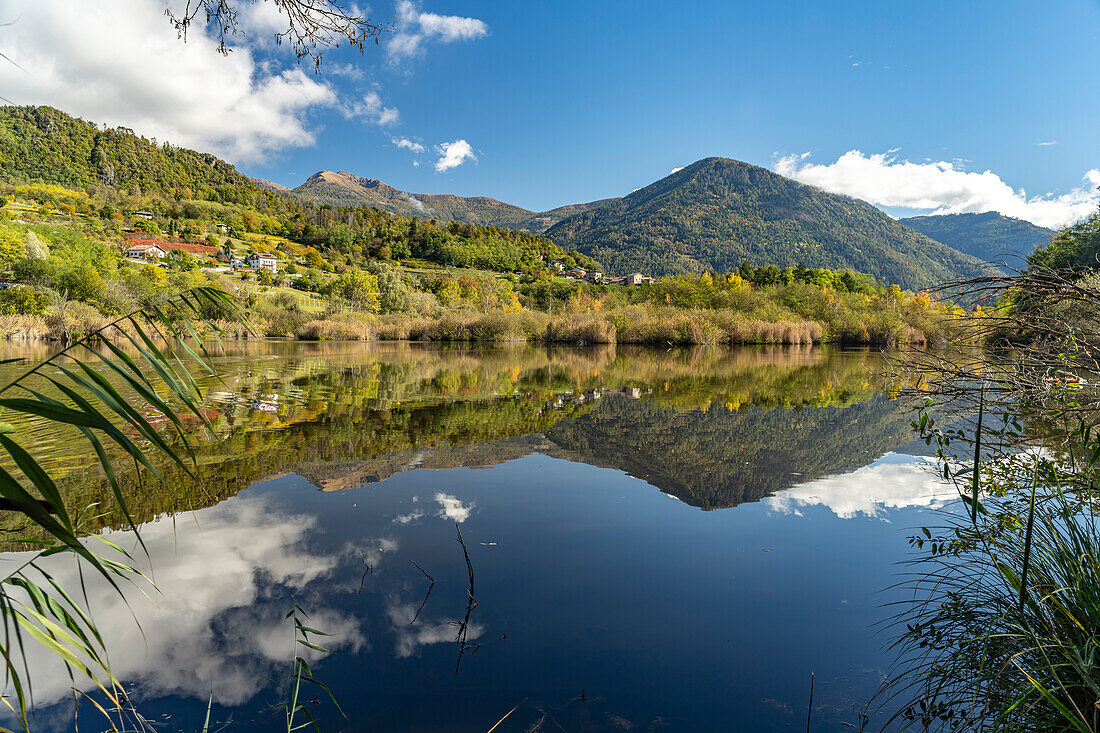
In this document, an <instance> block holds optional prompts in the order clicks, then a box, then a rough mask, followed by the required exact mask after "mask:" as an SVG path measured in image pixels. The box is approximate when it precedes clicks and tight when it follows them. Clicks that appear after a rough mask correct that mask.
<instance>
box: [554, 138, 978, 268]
mask: <svg viewBox="0 0 1100 733" xmlns="http://www.w3.org/2000/svg"><path fill="white" fill-rule="evenodd" d="M545 234H546V236H548V237H550V238H552V239H554V240H555V241H558V242H560V243H561V244H563V245H566V246H569V247H571V248H576V249H579V250H581V251H582V252H585V253H589V254H592V255H593V256H594V257H596V258H597V259H598V260H599V261H600V262H602V263H604V265H606V266H607V267H608V269H609V271H611V272H631V271H641V272H647V271H648V272H649V273H650V274H652V275H665V274H674V273H678V272H686V271H701V270H717V271H719V272H721V271H727V272H728V271H730V270H733V269H734V268H736V267H737V266H738V265H740V264H741V262H742V261H743V260H749V261H750V262H752V263H753V264H756V265H762V264H765V263H773V264H776V265H779V266H781V267H783V266H788V265H791V266H793V265H797V264H798V263H802V264H804V265H807V266H809V267H829V268H845V267H847V268H852V269H854V270H858V271H860V272H866V273H869V274H871V275H874V276H875V277H876V278H877V279H879V280H880V281H882V282H890V283H898V284H899V285H902V286H903V287H909V288H920V287H925V286H928V285H932V284H935V283H938V282H943V281H945V280H951V279H955V278H958V277H962V276H970V275H974V274H977V273H979V272H981V271H982V269H983V267H982V265H981V263H980V262H979V261H978V260H976V259H975V258H973V257H971V256H969V255H965V254H963V253H961V252H959V251H957V250H955V249H952V248H951V247H948V246H947V245H945V244H941V243H940V242H937V241H934V240H932V239H930V238H928V237H926V236H924V235H923V234H920V233H918V232H916V231H914V230H913V229H910V228H909V227H906V226H904V225H903V224H900V223H898V222H897V221H896V220H894V219H892V218H891V217H889V216H888V215H886V214H885V213H884V212H882V211H880V210H879V209H876V208H875V207H874V206H871V205H870V204H868V203H866V202H864V201H859V200H856V199H851V198H848V197H846V196H839V195H836V194H831V193H826V192H825V191H822V190H821V189H818V188H814V187H812V186H807V185H804V184H801V183H798V182H797V181H793V180H791V179H789V178H784V177H783V176H780V175H778V174H776V173H773V172H771V171H769V170H766V169H764V168H759V167H757V166H754V165H749V164H748V163H742V162H740V161H736V160H729V159H727V158H705V159H703V160H700V161H698V162H696V163H693V164H691V165H689V166H687V167H686V168H683V169H681V170H679V171H677V172H676V173H673V174H671V175H669V176H667V177H665V178H662V179H661V180H659V181H657V182H656V183H652V184H650V185H649V186H646V187H645V188H641V189H638V190H637V191H634V192H633V193H631V194H629V195H628V196H625V197H624V198H622V199H617V200H613V201H611V202H610V203H607V204H604V205H602V206H599V207H596V208H591V209H589V210H587V211H583V212H580V213H577V214H573V215H571V216H568V217H566V218H564V219H563V220H561V221H560V222H558V223H557V224H554V225H553V226H551V227H549V228H548V229H547V230H546V232H545Z"/></svg>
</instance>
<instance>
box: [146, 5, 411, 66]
mask: <svg viewBox="0 0 1100 733" xmlns="http://www.w3.org/2000/svg"><path fill="white" fill-rule="evenodd" d="M243 1H244V0H187V4H186V5H185V6H184V8H183V10H182V11H180V12H179V13H178V14H177V13H176V12H174V11H173V10H172V9H171V8H169V9H166V10H165V11H164V14H165V15H166V16H167V17H168V19H169V21H171V23H172V27H174V28H175V29H176V33H177V34H178V36H179V38H180V39H181V40H184V41H186V40H187V33H188V31H189V30H190V29H191V26H192V25H193V24H194V23H195V21H196V19H201V21H202V22H203V23H204V25H205V27H206V28H209V29H210V30H211V31H212V33H213V35H214V37H215V38H217V40H218V52H219V53H221V54H223V55H228V54H229V53H230V52H231V51H232V50H233V47H232V45H231V41H232V39H233V38H236V37H239V36H241V28H240V9H239V8H240V3H241V2H243ZM251 1H252V2H254V1H255V0H251ZM263 2H270V3H272V4H274V6H275V7H276V8H278V10H279V13H280V15H285V16H286V24H287V27H286V30H285V31H280V32H278V33H276V34H275V43H277V44H280V45H281V44H282V43H283V42H287V43H289V44H290V47H291V48H292V49H293V51H294V55H295V56H297V58H298V61H299V63H300V62H301V60H302V59H303V58H309V59H312V60H313V64H314V70H316V71H319V70H320V68H321V59H322V55H323V51H324V49H328V48H339V47H340V46H342V45H343V44H345V43H346V44H348V45H350V46H351V47H352V48H358V49H359V50H360V51H362V50H363V47H364V45H365V44H366V43H367V42H368V41H369V40H370V39H372V38H373V39H374V42H375V43H378V38H379V36H380V35H381V34H382V33H386V32H389V31H392V30H393V28H392V25H387V26H383V25H381V24H377V23H372V22H371V21H370V20H369V19H368V18H365V17H364V16H362V15H355V14H353V11H352V10H351V9H349V7H348V6H346V5H345V3H343V2H341V1H340V0H263Z"/></svg>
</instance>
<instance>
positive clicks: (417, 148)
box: [392, 137, 424, 153]
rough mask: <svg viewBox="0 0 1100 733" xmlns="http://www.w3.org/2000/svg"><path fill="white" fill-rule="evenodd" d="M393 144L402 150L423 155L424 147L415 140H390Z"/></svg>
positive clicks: (396, 138) (404, 138)
mask: <svg viewBox="0 0 1100 733" xmlns="http://www.w3.org/2000/svg"><path fill="white" fill-rule="evenodd" d="M392 141H393V144H394V145H396V146H397V147H399V148H403V149H404V150H411V151H412V152H414V153H423V152H424V146H423V145H422V144H421V143H418V142H416V141H415V140H410V139H408V138H407V137H395V138H392Z"/></svg>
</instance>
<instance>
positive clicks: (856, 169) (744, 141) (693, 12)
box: [0, 0, 1100, 223]
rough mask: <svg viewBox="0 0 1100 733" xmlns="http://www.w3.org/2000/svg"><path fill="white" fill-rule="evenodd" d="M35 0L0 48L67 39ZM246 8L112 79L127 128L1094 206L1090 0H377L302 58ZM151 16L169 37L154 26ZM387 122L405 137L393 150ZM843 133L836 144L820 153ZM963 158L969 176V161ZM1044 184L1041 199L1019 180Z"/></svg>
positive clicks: (363, 169) (253, 146)
mask: <svg viewBox="0 0 1100 733" xmlns="http://www.w3.org/2000/svg"><path fill="white" fill-rule="evenodd" d="M105 1H106V0H94V2H92V4H95V2H100V3H102V2H105ZM119 1H120V2H122V4H123V5H126V4H131V5H132V4H134V3H137V4H139V5H141V6H150V7H152V9H153V10H154V11H156V13H155V14H156V16H157V17H161V16H159V12H160V11H161V10H162V9H163V5H164V3H165V0H159V1H158V0H119ZM115 4H116V5H117V2H116V3H115ZM39 5H41V6H43V7H47V8H48V7H49V6H51V5H54V6H63V4H62V3H61V0H57V1H56V2H52V3H51V2H41V3H40V2H31V1H30V0H0V13H3V14H4V15H15V14H19V15H21V16H23V17H21V21H20V23H21V24H22V25H23V27H22V28H19V25H20V24H17V25H16V29H17V30H16V31H15V36H14V37H13V38H12V43H9V44H8V49H9V51H11V52H15V53H16V54H18V52H19V51H20V50H24V51H25V53H31V50H30V46H31V41H33V40H37V41H39V45H42V44H43V43H45V44H46V45H47V46H49V45H50V44H53V46H54V47H53V48H47V49H46V50H45V51H43V50H41V49H36V50H35V52H37V53H39V54H46V56H47V58H48V60H49V61H50V62H51V63H52V64H54V65H55V66H56V65H58V63H59V62H58V59H57V58H55V57H59V56H60V57H64V56H65V55H66V54H70V55H71V54H72V53H73V52H72V51H71V49H70V50H67V49H66V48H64V47H63V45H64V44H63V39H60V40H58V39H54V40H50V38H53V36H51V37H42V38H41V39H39V38H37V37H36V35H35V34H33V33H30V34H28V33H26V31H27V30H33V29H30V28H29V26H30V24H32V23H38V22H41V23H51V22H53V23H56V22H63V21H61V20H60V17H61V16H60V15H56V14H55V15H54V16H50V15H49V11H48V10H44V11H37V10H35V8H37V7H38V6H39ZM259 5H260V6H263V5H264V3H260V4H259ZM154 6H155V7H154ZM59 12H60V11H59ZM104 12H107V13H109V12H110V11H109V10H104ZM28 13H30V14H31V15H32V16H33V17H30V18H28V17H25V16H26V15H27V14H28ZM34 13H39V15H37V16H34ZM252 16H254V17H250V18H246V23H245V29H244V30H245V32H246V34H247V35H246V37H245V38H244V39H242V40H241V42H240V47H239V48H238V52H236V53H235V54H233V55H232V56H231V57H230V59H229V60H223V59H221V58H220V57H218V59H205V58H204V59H200V60H193V61H194V63H193V64H192V65H194V66H195V70H193V73H191V72H186V73H185V72H180V73H179V74H178V76H180V77H181V79H179V80H177V81H176V82H175V87H178V88H174V89H173V90H171V91H170V92H163V90H156V88H155V87H154V88H153V90H150V89H148V88H146V87H145V86H141V87H139V88H138V89H136V91H135V90H128V89H125V88H124V89H123V90H122V91H120V92H119V93H118V98H119V100H133V99H136V100H140V101H141V102H142V104H141V105H140V106H139V105H138V104H137V103H136V102H135V103H134V104H133V107H134V109H133V110H132V111H130V112H129V114H130V117H136V118H138V119H136V120H135V119H129V118H128V122H129V123H130V125H129V126H131V127H134V129H136V130H138V131H139V132H144V131H145V130H149V132H148V133H146V134H153V135H155V134H156V133H157V132H160V134H161V136H162V139H163V138H165V137H167V138H168V139H171V140H173V141H179V142H180V143H181V144H190V145H195V146H203V145H205V147H206V148H207V149H213V150H215V151H216V152H219V153H222V154H224V155H227V156H228V157H230V158H232V159H234V160H235V162H238V163H239V165H240V167H241V168H242V169H243V170H245V171H246V172H248V173H249V174H252V175H257V176H261V177H264V178H268V179H271V180H273V181H277V182H279V183H283V184H286V185H296V184H298V183H300V182H301V181H302V180H304V179H305V178H306V177H307V176H309V175H310V174H312V173H314V172H315V171H317V170H322V169H331V170H341V169H343V170H349V171H352V172H354V173H356V174H359V175H362V176H365V177H372V178H379V179H382V180H384V181H386V182H387V183H390V184H391V185H394V186H396V187H398V188H402V189H405V190H409V191H413V192H418V193H443V192H448V193H458V194H462V195H488V196H493V197H495V198H499V199H502V200H505V201H509V202H512V203H515V204H518V205H520V206H524V207H526V208H530V209H536V210H537V209H545V208H550V207H553V206H558V205H562V204H566V203H573V202H578V201H587V200H592V199H597V198H603V197H607V196H617V195H623V194H625V193H628V192H629V191H631V190H632V189H634V188H637V187H639V186H643V185H646V184H648V183H650V182H652V181H653V180H656V179H658V178H660V177H662V176H664V175H667V174H668V172H669V171H670V170H671V169H672V168H674V167H678V166H682V165H685V164H687V163H690V162H692V161H695V160H697V159H699V158H703V157H706V156H710V155H720V156H726V157H731V158H737V159H740V160H745V161H748V162H750V163H754V164H757V165H762V166H766V167H769V168H773V169H776V168H778V169H780V170H781V171H782V172H784V173H785V174H787V175H793V176H795V177H798V178H800V180H805V181H807V182H810V183H814V184H815V185H820V186H822V187H825V188H829V189H832V190H837V191H838V192H842V193H849V194H851V195H857V196H860V197H862V198H867V199H868V200H872V201H874V202H875V203H878V204H879V205H882V206H883V207H884V208H886V209H887V210H889V211H891V212H893V213H904V212H907V211H930V210H941V211H956V210H959V211H961V210H982V209H991V208H993V209H997V210H1004V211H1005V213H1011V214H1013V215H1019V216H1024V217H1026V218H1032V219H1033V220H1037V221H1040V223H1052V222H1053V221H1054V220H1055V219H1057V218H1058V217H1062V218H1067V217H1069V218H1075V217H1076V216H1079V215H1080V214H1081V213H1082V212H1087V211H1088V210H1090V208H1095V204H1096V200H1095V195H1094V189H1095V187H1096V186H1095V184H1096V183H1100V172H1096V171H1095V169H1096V168H1097V167H1098V166H1100V161H1098V160H1097V155H1096V153H1097V150H1098V145H1097V142H1098V136H1097V132H1096V131H1097V125H1096V120H1097V119H1100V95H1097V94H1096V93H1095V88H1094V87H1095V85H1096V82H1095V81H1094V79H1093V77H1094V73H1095V72H1094V70H1093V68H1094V63H1093V62H1094V59H1095V49H1096V48H1097V46H1098V41H1100V6H1098V4H1097V3H1096V2H1094V1H1091V0H1090V1H1088V2H1083V1H1080V0H1070V1H1068V2H1058V3H1035V2H1014V1H1006V2H999V3H992V2H988V3H956V2H952V3H946V2H944V3H923V4H911V3H906V4H901V3H881V2H876V3H870V2H845V3H831V4H826V3H820V2H794V1H786V2H784V1H780V2H771V3H758V2H751V3H750V2H702V1H700V2H687V3H677V4H672V3H651V2H599V3H581V2H555V3H522V2H514V1H513V2H495V1H494V2H473V1H467V2H460V1H457V0H422V2H418V3H416V4H412V5H404V6H403V8H402V9H401V12H399V9H397V8H396V7H395V6H394V5H392V4H390V3H380V4H375V5H373V6H372V7H371V10H370V17H371V18H372V19H377V20H382V21H392V20H395V19H396V20H397V21H398V26H399V27H398V30H397V32H396V33H392V34H387V35H385V36H384V37H383V40H382V43H381V45H379V46H373V45H371V46H369V47H368V48H367V49H366V50H365V52H364V53H363V54H359V53H358V52H355V51H350V50H340V51H334V52H330V53H328V54H327V55H326V58H325V64H324V65H323V67H322V73H321V75H320V76H319V77H317V76H314V75H313V74H312V72H311V71H310V70H309V68H308V67H302V69H301V71H299V70H297V69H295V64H294V62H293V58H292V57H290V56H289V54H288V52H287V50H286V49H285V47H283V48H275V47H273V46H272V45H271V44H270V43H268V42H266V40H265V39H267V37H268V35H269V34H268V33H267V32H266V31H265V29H266V28H267V27H268V26H267V25H265V24H270V23H271V22H272V20H271V18H270V17H266V16H264V15H263V13H262V7H261V10H258V11H256V12H254V13H252ZM152 17H153V15H150V18H152ZM149 22H150V23H152V22H154V21H153V20H150V21H149ZM156 22H158V23H159V22H162V21H156ZM156 27H159V26H149V27H148V28H145V27H143V26H141V25H140V24H136V22H135V21H131V20H126V21H122V20H121V16H120V20H119V21H118V22H117V23H115V24H114V26H112V27H111V28H109V29H108V30H107V31H105V32H106V34H107V35H108V36H112V35H113V36H114V37H113V38H110V39H109V40H110V41H111V42H112V43H113V44H114V45H118V44H126V43H128V42H133V40H134V39H136V38H139V37H140V38H144V37H146V36H148V35H150V34H151V33H152V32H153V31H154V30H155V28H156ZM163 34H164V35H165V36H171V35H172V34H171V32H170V29H169V28H167V27H165V28H163ZM448 34H450V35H448ZM21 41H25V42H26V46H25V48H23V49H21V47H20V46H19V43H20V42H21ZM143 42H144V41H143ZM158 43H161V41H158ZM165 43H169V44H172V43H177V42H176V41H175V39H174V38H168V39H167V41H165ZM70 45H71V44H70ZM177 45H178V44H177ZM187 46H188V48H187V49H186V52H185V53H186V54H187V58H188V59H191V57H192V56H194V57H196V59H197V57H198V56H200V55H201V53H202V48H201V46H202V43H201V40H195V39H192V40H190V41H188V44H187ZM411 47H415V48H414V49H413V52H411V53H410V52H409V49H410V48H411ZM157 48H158V49H159V50H156V51H155V53H157V54H160V55H162V56H164V55H168V54H175V53H177V52H176V51H175V50H172V49H171V48H170V47H169V46H164V45H161V46H158V47H157ZM166 49H167V50H166ZM402 50H404V52H402ZM151 53H153V52H151ZM51 54H52V56H51ZM89 55H91V54H89ZM207 55H209V54H207ZM62 60H65V59H62ZM70 61H71V60H70ZM218 61H222V62H223V64H225V65H226V67H227V66H228V65H230V64H235V65H236V67H234V69H235V71H234V72H233V73H237V74H238V75H244V77H245V79H246V80H248V81H246V82H241V83H240V85H239V86H240V90H239V92H234V94H236V96H233V97H232V98H231V99H229V98H228V97H227V99H228V101H227V100H226V99H222V100H220V101H218V100H215V101H213V102H211V103H210V105H209V106H210V107H211V108H212V110H213V111H212V112H211V113H210V116H211V117H213V118H214V119H213V120H204V119H201V115H199V114H198V113H197V112H196V111H195V109H196V108H195V107H194V105H202V104H203V89H204V87H203V85H204V84H209V83H210V80H209V77H210V74H211V71H210V69H215V70H216V69H217V68H218V66H217V62H218ZM244 61H247V63H244ZM188 64H191V61H188V62H187V64H183V63H177V64H176V66H175V67H172V68H183V67H185V66H188ZM105 66H106V65H105ZM188 68H189V67H188ZM223 68H225V67H223ZM287 69H290V71H286V70H287ZM302 72H305V73H304V75H303V77H304V78H302V79H297V78H296V80H294V81H293V83H291V82H290V81H287V85H289V87H290V88H293V89H297V90H299V91H300V94H298V96H297V97H294V98H293V99H290V98H289V97H290V95H291V91H287V90H284V91H286V94H287V95H288V98H287V99H281V101H279V102H277V103H276V102H270V100H271V99H272V98H273V97H275V96H277V94H276V93H275V92H273V91H272V90H271V89H269V88H268V87H264V86H263V83H264V82H265V79H266V80H267V81H270V80H271V79H273V78H276V77H279V75H280V74H285V75H289V74H302ZM82 73H85V72H84V71H83V70H82ZM86 73H88V74H89V75H91V76H93V81H94V82H95V83H97V84H102V85H105V86H109V85H110V84H113V83H114V84H131V85H132V84H134V82H133V81H132V80H130V79H123V80H121V81H120V80H118V79H114V78H112V77H111V75H112V73H113V72H112V71H110V69H108V68H104V69H102V70H100V71H98V72H94V73H99V74H100V77H94V73H93V72H86ZM188 73H191V76H193V77H194V79H191V80H190V81H189V82H188V80H187V79H184V78H182V77H186V76H188ZM214 73H218V72H216V71H215V72H214ZM5 74H7V77H5ZM203 74H205V75H206V79H205V81H204V79H203ZM229 75H230V74H229V73H228V72H227V73H226V76H229ZM13 78H14V77H13V75H12V72H10V71H5V72H3V73H0V86H4V88H5V89H7V90H8V91H6V92H2V93H4V96H8V97H9V98H13V99H15V101H18V102H20V103H24V102H25V103H50V104H55V106H59V107H61V108H62V109H66V111H71V112H73V113H74V114H79V115H81V116H85V117H86V118H89V119H95V120H97V121H99V120H104V121H107V122H109V123H111V124H116V120H115V119H110V118H112V117H115V118H117V117H121V116H123V115H125V114H126V113H127V109H126V105H127V104H128V101H120V102H118V103H116V104H115V105H114V106H110V107H108V106H107V105H106V104H104V103H101V102H100V101H99V100H98V98H95V97H93V96H92V95H83V94H82V93H81V92H82V90H80V89H71V88H70V89H68V90H66V88H65V86H64V84H63V83H62V82H59V81H58V82H56V83H55V84H52V86H51V83H49V80H39V81H40V83H39V84H38V89H41V90H44V91H39V90H36V88H35V87H34V85H31V84H30V83H29V82H26V83H23V86H24V87H26V89H21V88H18V87H19V84H20V83H21V82H19V80H18V79H16V80H15V81H14V82H12V79H13ZM279 78H280V79H282V77H279ZM285 80H289V76H286V79H285ZM5 81H8V82H9V83H8V84H5ZM12 84H15V86H14V87H13V86H12ZM188 84H189V86H188ZM287 85H284V86H287ZM294 85H297V86H296V87H295V86H294ZM227 86H228V87H232V88H236V87H233V84H232V83H229V84H227ZM217 91H219V92H220V90H217ZM171 94H176V95H177V96H181V97H183V98H186V99H187V104H188V105H189V106H188V107H187V108H186V109H184V108H180V109H179V110H176V109H173V107H172V106H171V104H170V103H169V102H163V100H162V99H161V98H162V97H168V96H171ZM227 94H228V92H227ZM13 95H14V96H13ZM365 96H366V97H368V100H367V101H366V102H364V97H365ZM16 97H18V99H17V98H16ZM100 97H102V95H100ZM265 100H266V101H265ZM162 102H163V111H161V109H160V107H159V106H158V105H161V104H162ZM264 104H270V105H271V106H270V109H271V110H273V112H272V113H271V116H272V117H273V118H277V119H278V120H279V126H278V129H273V130H268V129H264V122H262V121H255V120H252V119H251V117H250V115H253V116H255V117H256V118H257V119H258V118H259V117H261V116H262V114H261V113H266V112H265V110H267V109H268V108H265V107H264V106H263V105H264ZM219 105H221V106H220V107H219ZM67 106H68V108H67ZM74 107H75V108H74ZM85 107H86V108H87V109H84V108H85ZM255 110H259V111H255ZM386 110H389V112H388V113H386ZM215 113H218V114H215ZM384 113H385V114H384ZM158 115H159V116H158ZM196 116H198V117H199V118H198V119H191V118H193V117H196ZM117 123H118V124H122V122H121V120H119V121H118V122H117ZM219 125H221V126H222V128H224V131H219ZM272 127H273V128H274V127H275V126H274V125H272ZM238 128H239V129H238ZM219 136H220V137H219ZM234 136H236V137H234ZM401 138H404V139H407V140H410V141H412V142H416V143H419V144H421V145H423V146H424V148H425V150H424V152H423V153H420V154H414V153H412V152H410V150H408V149H402V148H398V147H397V146H396V145H395V144H394V142H393V140H395V139H401ZM257 141H259V142H257ZM456 141H466V142H467V143H468V144H469V146H470V152H472V154H473V156H474V158H476V160H475V159H471V158H464V159H463V160H462V162H461V164H460V165H456V166H454V167H452V168H449V169H447V170H445V171H443V172H439V171H438V170H437V168H436V166H435V162H436V161H437V160H438V159H439V158H440V157H441V154H440V152H439V150H438V148H437V146H439V145H441V144H445V143H454V142H456ZM1041 143H1046V144H1041ZM850 151H859V154H858V155H856V156H854V157H853V156H852V155H849V156H848V158H846V159H844V161H839V159H841V156H843V155H844V154H846V153H850ZM454 152H457V151H454ZM807 153H808V154H809V155H808V156H805V157H803V156H804V155H805V154H807ZM791 156H798V157H791ZM414 162H419V165H418V166H414V165H413V164H414ZM906 163H908V166H906V165H905V164H906ZM929 163H936V164H940V165H938V166H930V165H929ZM985 171H991V176H985V177H983V176H980V175H977V174H981V173H983V172H985ZM1090 171H1093V172H1094V173H1095V177H1094V180H1092V181H1086V180H1085V176H1086V175H1087V174H1088V173H1089V172H1090ZM964 173H969V174H974V175H964ZM1021 188H1022V189H1026V195H1021V194H1020V192H1019V190H1018V189H1021ZM1045 194H1051V195H1052V198H1050V199H1047V203H1046V204H1045V205H1044V204H1043V203H1042V201H1041V200H1038V201H1037V200H1036V199H1035V197H1038V196H1041V195H1045ZM914 204H922V205H920V206H917V205H914ZM1035 204H1039V205H1038V206H1036V205H1035Z"/></svg>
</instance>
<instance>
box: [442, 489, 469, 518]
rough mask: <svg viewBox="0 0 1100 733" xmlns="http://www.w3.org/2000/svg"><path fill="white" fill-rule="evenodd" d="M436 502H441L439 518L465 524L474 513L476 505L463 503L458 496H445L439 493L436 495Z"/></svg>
mask: <svg viewBox="0 0 1100 733" xmlns="http://www.w3.org/2000/svg"><path fill="white" fill-rule="evenodd" d="M435 500H436V501H437V502H439V516H440V517H442V518H443V519H450V520H451V521H454V522H459V523H462V522H465V521H466V520H467V519H469V518H470V515H471V514H473V513H474V503H473V502H470V503H469V504H464V503H462V501H461V500H459V498H458V497H457V496H453V495H452V494H444V493H443V492H439V493H438V494H436V495H435Z"/></svg>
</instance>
